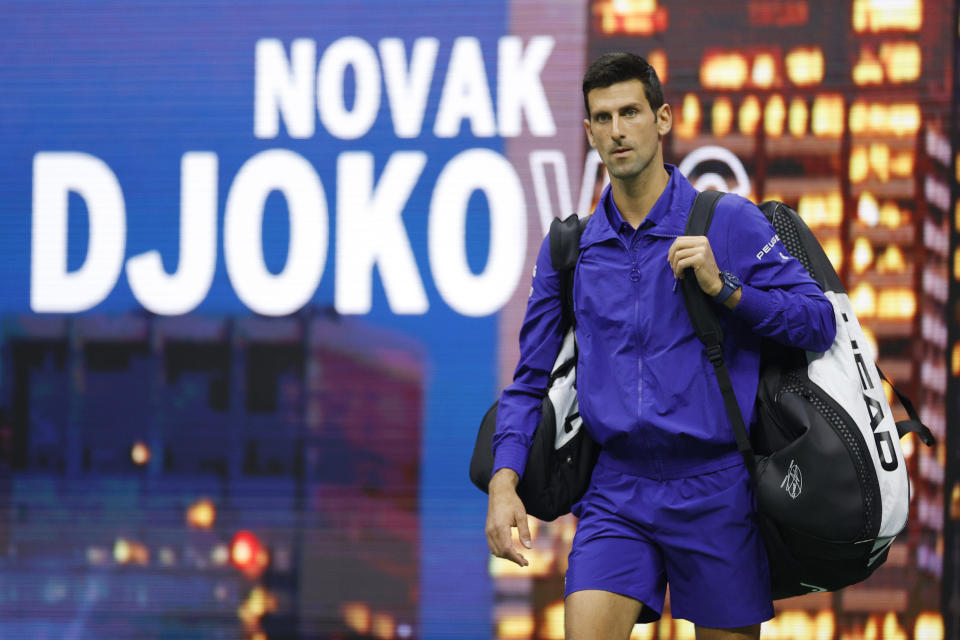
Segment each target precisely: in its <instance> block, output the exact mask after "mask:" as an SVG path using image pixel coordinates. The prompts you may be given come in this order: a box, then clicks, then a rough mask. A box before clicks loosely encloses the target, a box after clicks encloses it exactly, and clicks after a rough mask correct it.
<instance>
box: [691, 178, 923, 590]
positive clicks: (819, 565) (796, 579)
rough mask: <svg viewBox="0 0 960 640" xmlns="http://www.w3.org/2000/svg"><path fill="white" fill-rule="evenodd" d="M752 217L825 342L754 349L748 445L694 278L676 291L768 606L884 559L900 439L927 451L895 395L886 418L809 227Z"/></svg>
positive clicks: (866, 570)
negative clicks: (751, 492)
mask: <svg viewBox="0 0 960 640" xmlns="http://www.w3.org/2000/svg"><path fill="white" fill-rule="evenodd" d="M720 196H722V194H721V193H718V192H715V191H707V192H703V193H702V194H701V195H700V196H699V197H698V198H697V203H696V204H695V205H694V207H693V209H692V210H691V213H690V218H689V220H688V223H687V231H686V233H687V234H688V235H706V230H707V229H708V228H709V224H710V218H712V216H713V209H714V207H715V206H716V201H717V200H719V198H720ZM760 209H761V210H762V211H763V213H764V214H765V215H766V216H767V218H768V219H769V220H770V221H771V223H772V224H773V226H774V228H775V229H776V231H777V233H778V235H779V237H780V240H781V241H782V242H783V244H784V245H785V246H786V248H787V250H788V251H789V252H790V253H791V255H793V256H794V257H795V258H797V259H798V260H799V261H800V262H801V264H802V265H803V266H804V267H805V268H806V269H807V271H808V272H809V273H810V275H811V276H812V277H813V279H814V280H816V281H817V282H818V283H819V284H820V286H821V287H822V288H823V291H824V294H825V295H826V297H827V299H829V300H830V302H831V303H832V304H833V308H834V313H835V314H836V321H837V336H836V339H835V340H834V342H833V344H832V345H831V347H830V349H829V350H828V351H826V352H825V353H814V352H808V351H804V350H802V349H795V348H789V347H785V346H783V345H780V344H778V343H776V342H774V341H772V340H767V341H766V344H765V346H764V354H763V362H762V366H761V373H760V386H759V390H758V393H757V406H756V410H757V411H756V413H757V418H756V421H755V423H754V425H753V427H752V432H751V434H750V436H749V438H748V436H747V431H746V429H745V428H744V424H743V417H742V415H741V414H740V411H739V407H738V406H737V404H736V399H735V398H734V396H733V390H732V386H731V385H730V379H729V375H728V373H727V370H726V365H725V364H724V363H723V356H722V352H721V351H720V347H719V345H720V344H721V342H722V335H721V329H720V325H719V322H718V320H717V318H716V315H715V313H714V311H713V309H712V307H711V304H712V302H711V301H709V300H708V299H707V297H706V296H705V295H704V294H703V293H702V292H701V290H700V288H699V286H697V284H696V278H695V277H685V278H684V279H683V280H682V283H683V285H684V299H685V302H686V303H687V308H688V311H689V312H690V316H691V320H692V322H693V324H694V328H695V329H696V330H697V334H698V336H699V337H700V339H701V340H702V341H703V342H704V344H705V346H706V349H707V355H708V358H709V359H710V361H711V363H712V364H713V366H714V371H715V372H716V373H717V380H718V382H719V384H720V388H721V392H722V393H723V396H724V402H725V405H726V409H727V414H728V415H729V416H730V421H731V425H732V426H733V430H734V434H735V435H736V438H737V443H738V447H739V448H740V452H741V453H742V454H743V456H744V460H745V461H746V463H747V467H748V469H749V470H750V473H751V476H752V477H753V480H754V482H755V485H756V494H757V504H758V513H759V520H760V525H761V529H762V531H763V535H764V539H765V542H766V545H767V550H768V555H769V558H770V565H771V567H770V568H771V575H772V582H773V592H774V598H784V597H789V596H794V595H799V594H803V593H810V592H816V591H832V590H835V589H840V588H842V587H845V586H848V585H850V584H853V583H856V582H860V581H861V580H864V579H865V578H867V577H868V576H869V575H870V574H872V573H873V571H874V570H875V569H876V568H877V567H878V566H880V565H881V564H882V563H883V562H884V560H886V557H887V552H888V551H889V549H890V545H891V543H892V542H893V540H894V537H895V536H896V535H897V534H898V533H900V532H901V531H902V530H903V529H904V527H905V526H906V522H907V515H908V512H909V504H910V482H909V479H908V477H907V470H906V464H905V463H904V458H903V453H902V451H901V449H900V438H901V436H903V435H905V434H906V433H908V432H910V431H914V432H917V433H918V435H919V437H920V439H921V440H922V441H923V442H924V443H926V444H927V445H930V444H932V443H933V437H932V435H931V434H930V432H929V430H928V429H927V428H926V427H925V426H924V425H923V424H921V423H920V421H919V418H918V417H917V413H916V411H915V410H914V408H913V406H912V404H911V403H910V401H909V400H908V399H906V398H905V397H903V396H900V399H901V402H902V403H903V405H904V407H905V408H906V410H907V412H908V413H909V414H910V420H904V421H901V422H899V423H897V422H895V421H894V419H893V412H892V410H891V408H890V404H889V403H888V402H887V398H886V394H885V393H884V389H883V384H882V382H881V373H880V371H879V369H878V368H877V366H876V364H875V361H874V356H873V354H872V353H871V347H870V346H869V345H868V343H867V341H866V339H865V338H864V335H863V331H862V329H861V328H860V323H859V322H858V321H857V318H856V315H855V314H854V312H853V308H852V306H851V304H850V300H849V298H848V297H847V293H846V291H845V290H844V288H843V286H842V284H841V282H840V278H839V277H838V276H837V273H836V271H835V270H834V269H833V266H832V264H831V263H830V261H829V259H828V258H827V256H826V254H825V253H824V252H823V249H822V248H821V246H820V244H819V242H817V239H816V237H815V236H814V235H813V233H812V232H811V231H810V229H809V228H808V227H807V226H806V225H805V224H804V222H803V220H802V219H801V218H800V216H799V215H797V213H796V211H794V210H793V209H791V208H790V207H788V206H787V205H785V204H783V203H782V202H765V203H763V204H762V205H760ZM898 395H899V393H898Z"/></svg>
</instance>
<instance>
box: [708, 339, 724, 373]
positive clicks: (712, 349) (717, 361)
mask: <svg viewBox="0 0 960 640" xmlns="http://www.w3.org/2000/svg"><path fill="white" fill-rule="evenodd" d="M707 359H708V360H709V361H710V364H712V365H713V366H715V367H716V366H719V365H721V364H723V348H722V347H721V346H720V345H719V344H714V345H711V346H709V347H707Z"/></svg>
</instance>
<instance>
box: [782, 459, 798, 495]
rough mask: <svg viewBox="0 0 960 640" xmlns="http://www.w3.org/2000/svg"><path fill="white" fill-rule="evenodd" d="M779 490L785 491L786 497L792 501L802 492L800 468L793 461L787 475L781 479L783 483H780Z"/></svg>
mask: <svg viewBox="0 0 960 640" xmlns="http://www.w3.org/2000/svg"><path fill="white" fill-rule="evenodd" d="M780 488H781V489H786V491H787V495H789V496H790V497H791V498H793V499H794V500H796V499H797V496H799V495H800V492H801V491H803V475H802V474H801V473H800V467H798V466H797V463H796V462H794V461H793V460H791V461H790V467H789V468H788V469H787V475H785V476H784V477H783V482H781V483H780Z"/></svg>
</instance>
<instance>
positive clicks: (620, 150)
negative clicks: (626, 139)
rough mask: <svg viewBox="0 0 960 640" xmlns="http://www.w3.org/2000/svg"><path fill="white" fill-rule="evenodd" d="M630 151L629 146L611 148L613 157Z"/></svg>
mask: <svg viewBox="0 0 960 640" xmlns="http://www.w3.org/2000/svg"><path fill="white" fill-rule="evenodd" d="M630 151H632V149H631V148H630V147H617V148H616V149H614V150H613V156H614V157H615V158H619V157H622V156H625V155H627V154H628V153H630Z"/></svg>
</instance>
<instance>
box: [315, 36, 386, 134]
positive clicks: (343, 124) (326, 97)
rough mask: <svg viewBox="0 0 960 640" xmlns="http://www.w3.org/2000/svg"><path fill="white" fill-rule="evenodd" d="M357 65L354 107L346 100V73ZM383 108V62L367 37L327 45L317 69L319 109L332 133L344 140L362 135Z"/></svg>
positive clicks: (355, 70) (321, 117) (324, 122)
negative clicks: (381, 72) (350, 106)
mask: <svg viewBox="0 0 960 640" xmlns="http://www.w3.org/2000/svg"><path fill="white" fill-rule="evenodd" d="M348 66H351V67H353V72H354V79H355V82H354V86H355V91H354V99H353V108H352V109H350V110H348V109H347V107H346V104H345V101H344V98H345V96H344V91H343V90H344V76H345V74H346V71H347V67H348ZM379 110H380V64H379V63H378V62H377V54H376V52H374V50H373V47H371V46H370V45H369V44H367V42H366V41H365V40H362V39H360V38H354V37H350V38H340V39H339V40H337V41H336V42H334V43H333V44H332V45H330V46H329V47H327V50H326V51H324V53H323V58H321V60H320V67H319V69H318V70H317V111H318V112H319V114H320V121H321V122H322V123H323V126H324V127H326V129H327V131H329V132H330V134H331V135H333V136H334V137H337V138H341V139H343V140H355V139H356V138H360V137H362V136H364V135H366V133H367V132H368V131H370V127H372V126H373V123H374V121H376V119H377V112H378V111H379Z"/></svg>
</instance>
